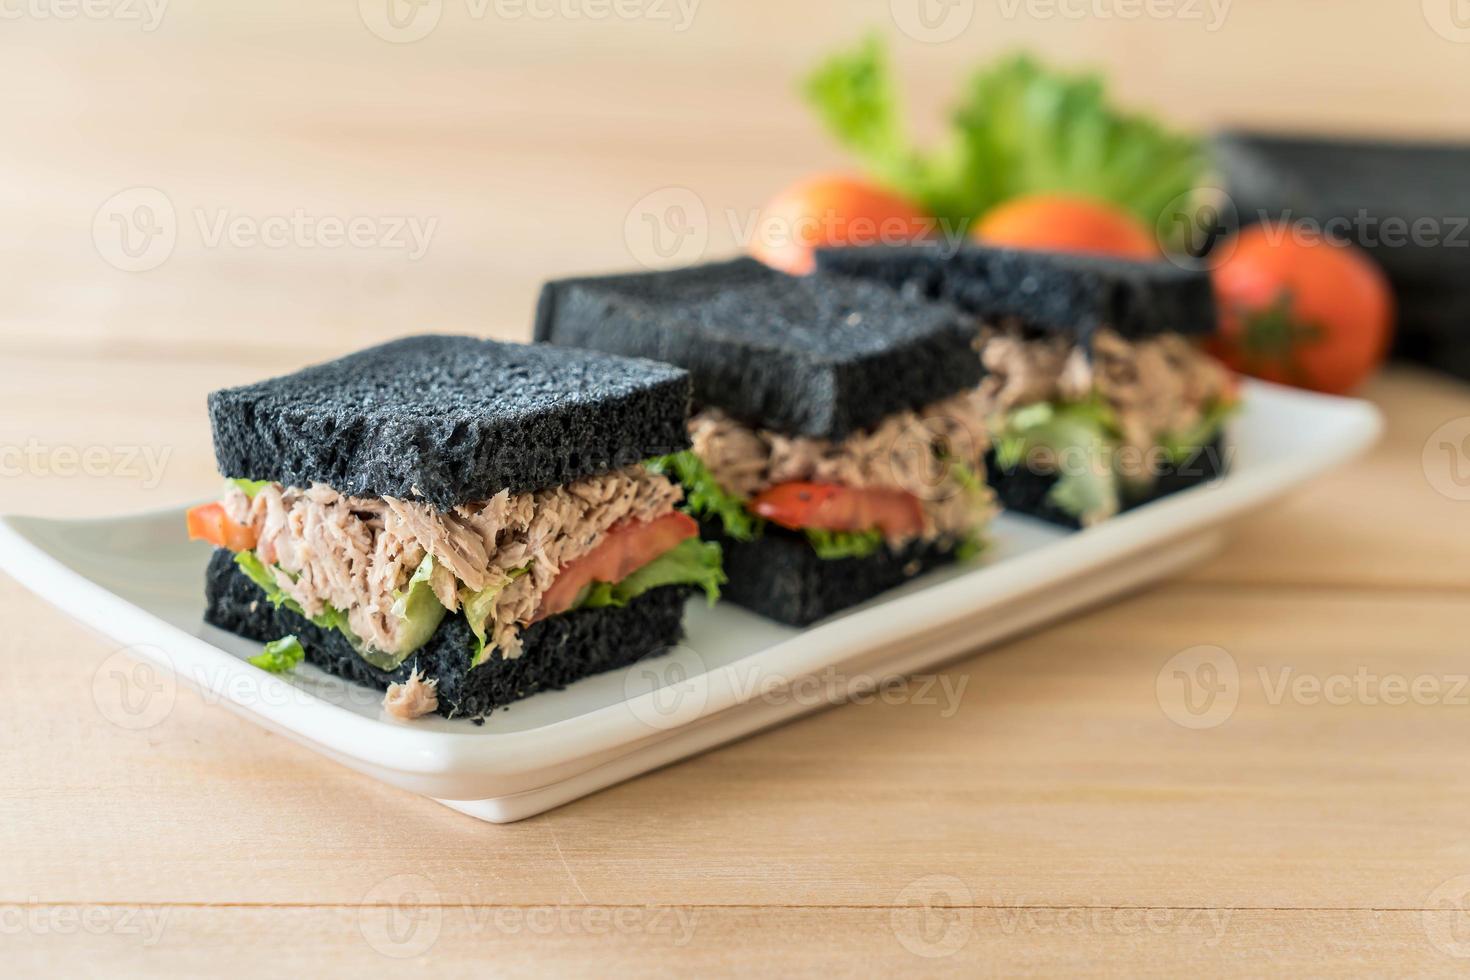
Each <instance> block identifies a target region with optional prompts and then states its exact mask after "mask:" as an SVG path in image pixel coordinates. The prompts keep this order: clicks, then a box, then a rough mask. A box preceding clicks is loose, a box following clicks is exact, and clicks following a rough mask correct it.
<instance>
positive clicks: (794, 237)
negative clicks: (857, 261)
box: [750, 174, 934, 276]
mask: <svg viewBox="0 0 1470 980" xmlns="http://www.w3.org/2000/svg"><path fill="white" fill-rule="evenodd" d="M933 229H934V222H933V221H932V220H931V219H930V218H929V217H928V216H927V215H925V214H924V212H923V211H921V210H920V209H919V208H918V207H917V206H915V205H914V204H912V203H911V202H909V201H906V200H904V199H903V198H902V197H899V196H898V195H897V194H895V193H893V192H892V191H888V190H884V189H883V188H882V187H878V186H876V185H874V184H871V183H869V182H868V181H866V180H862V179H859V178H856V177H846V176H842V175H830V174H829V175H822V176H817V177H811V178H809V179H807V180H803V181H801V182H799V183H797V184H794V185H792V186H791V187H788V188H787V189H786V190H784V191H782V192H781V193H780V194H778V195H776V197H775V198H773V199H772V200H771V201H770V203H768V204H767V205H766V206H765V208H764V209H763V210H762V211H761V221H760V225H759V226H758V228H757V231H758V232H759V235H758V237H757V238H756V240H755V241H753V242H751V244H750V251H751V254H752V255H754V256H755V257H756V258H758V259H760V260H761V261H762V262H764V263H765V264H766V265H768V266H770V267H772V268H773V269H780V270H781V271H782V272H789V273H791V274H792V275H798V276H799V275H805V274H806V273H808V272H811V271H812V270H813V269H814V268H815V267H816V258H815V256H814V254H813V253H814V252H815V250H816V249H819V248H825V247H827V246H836V245H888V244H903V243H905V242H910V241H917V240H919V239H922V238H924V237H926V236H927V235H929V234H931V233H932V232H933Z"/></svg>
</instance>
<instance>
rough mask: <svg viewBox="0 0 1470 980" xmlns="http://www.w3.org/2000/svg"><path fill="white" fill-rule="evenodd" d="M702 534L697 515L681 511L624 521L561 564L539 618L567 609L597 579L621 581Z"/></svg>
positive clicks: (542, 600)
mask: <svg viewBox="0 0 1470 980" xmlns="http://www.w3.org/2000/svg"><path fill="white" fill-rule="evenodd" d="M698 533H699V525H698V524H697V523H695V520H694V518H692V517H690V516H689V515H688V514H681V513H679V512H677V511H675V512H674V513H672V514H665V515H664V516H663V517H658V518H655V519H653V520H651V521H623V522H622V523H621V524H618V525H616V526H615V527H613V528H612V529H611V530H609V531H608V532H607V537H605V538H603V540H602V544H600V545H598V546H597V547H596V548H593V549H592V550H591V551H589V552H587V554H585V555H583V556H582V557H581V558H578V559H576V560H574V561H569V562H567V563H566V564H565V565H563V566H562V567H561V571H560V572H558V573H557V576H556V580H555V581H554V582H552V583H551V588H549V589H547V590H546V594H545V595H544V596H542V597H541V608H540V609H538V610H536V617H535V619H536V620H542V619H545V618H546V617H547V616H555V615H556V614H557V613H562V612H566V611H567V610H568V609H570V608H572V605H573V604H574V603H576V601H577V596H578V595H580V594H581V592H582V590H583V589H584V588H586V587H587V586H588V585H590V584H592V583H593V582H621V581H622V580H623V579H625V578H627V577H628V576H629V575H632V574H633V573H634V572H636V571H637V570H638V569H640V568H642V567H643V566H644V565H647V564H648V563H649V562H651V561H653V560H654V559H655V558H657V557H658V556H659V555H661V554H663V553H664V552H666V551H668V550H669V549H670V548H673V547H674V546H675V545H677V544H678V543H679V542H680V541H683V540H684V539H686V538H692V537H694V536H695V535H696V534H698Z"/></svg>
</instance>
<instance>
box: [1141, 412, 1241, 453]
mask: <svg viewBox="0 0 1470 980" xmlns="http://www.w3.org/2000/svg"><path fill="white" fill-rule="evenodd" d="M1239 410H1240V403H1239V402H1235V401H1223V400H1217V401H1215V402H1214V403H1212V404H1211V405H1210V407H1209V408H1207V409H1205V410H1204V411H1203V412H1202V413H1200V418H1199V421H1198V422H1196V423H1195V424H1194V425H1192V426H1190V427H1189V428H1188V429H1185V430H1184V431H1182V432H1171V433H1168V434H1167V435H1164V436H1162V437H1160V439H1159V445H1160V446H1162V447H1163V449H1164V452H1165V454H1167V456H1168V457H1169V462H1170V463H1172V464H1173V465H1175V466H1182V465H1183V464H1184V463H1186V462H1188V461H1189V457H1191V456H1193V455H1194V454H1195V453H1197V452H1199V451H1200V449H1202V448H1204V447H1205V446H1208V445H1209V444H1210V443H1212V442H1214V441H1215V437H1216V436H1218V435H1219V434H1220V431H1221V430H1222V429H1224V428H1225V423H1226V422H1227V421H1229V420H1230V416H1232V415H1234V414H1235V413H1236V412H1237V411H1239Z"/></svg>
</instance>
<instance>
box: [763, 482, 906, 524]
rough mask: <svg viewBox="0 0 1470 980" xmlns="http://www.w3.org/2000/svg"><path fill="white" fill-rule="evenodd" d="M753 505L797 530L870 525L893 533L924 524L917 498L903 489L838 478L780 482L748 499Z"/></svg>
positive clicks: (767, 516) (768, 517) (766, 516)
mask: <svg viewBox="0 0 1470 980" xmlns="http://www.w3.org/2000/svg"><path fill="white" fill-rule="evenodd" d="M751 510H753V511H755V512H756V513H757V514H759V515H760V516H761V517H764V518H765V519H766V520H768V521H771V522H772V523H774V524H779V525H781V526H782V527H784V528H789V529H791V530H793V531H799V530H801V529H803V528H816V529H820V530H824V531H871V530H873V529H874V528H877V529H878V530H880V531H882V532H883V533H884V534H885V535H888V536H891V537H894V536H902V535H909V534H918V533H920V532H921V531H922V530H923V529H924V513H923V510H922V509H921V508H920V506H919V500H918V498H917V497H915V496H914V495H913V494H910V493H905V492H904V491H902V490H874V489H865V490H859V489H854V488H853V487H844V486H840V485H839V484H836V483H802V482H796V483H780V484H777V485H776V486H774V487H771V488H770V489H769V490H767V491H765V492H764V493H762V494H760V495H759V496H757V497H756V498H755V500H753V501H751Z"/></svg>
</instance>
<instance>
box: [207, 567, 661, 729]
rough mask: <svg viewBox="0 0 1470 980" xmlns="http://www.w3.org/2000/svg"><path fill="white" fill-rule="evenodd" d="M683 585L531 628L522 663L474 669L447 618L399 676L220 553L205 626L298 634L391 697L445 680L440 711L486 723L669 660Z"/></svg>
mask: <svg viewBox="0 0 1470 980" xmlns="http://www.w3.org/2000/svg"><path fill="white" fill-rule="evenodd" d="M689 592H690V590H689V589H687V588H685V587H683V586H670V587H666V588H662V589H654V590H652V591H650V592H646V593H644V594H643V595H641V596H639V597H638V598H637V599H634V600H633V601H632V602H630V603H628V605H626V606H624V607H622V608H620V609H613V608H606V609H583V610H578V611H575V612H570V613H566V614H564V615H561V616H553V617H552V618H550V619H546V620H543V621H542V622H539V623H536V624H534V625H532V626H530V627H528V628H527V629H526V630H525V631H524V632H522V634H521V637H522V640H523V642H524V644H525V650H524V652H522V654H521V656H519V657H517V658H516V659H514V660H502V659H500V658H498V657H492V658H491V659H490V660H489V661H487V662H486V663H484V664H482V665H481V666H479V667H476V668H474V669H470V657H471V656H472V655H473V652H474V649H475V641H474V634H472V633H471V632H470V627H469V624H468V623H466V622H465V619H464V617H463V616H446V617H445V619H444V622H443V623H442V624H441V625H440V627H439V629H438V630H437V631H435V633H434V635H433V636H432V637H431V638H430V639H429V642H428V643H426V644H425V645H424V646H423V647H421V648H420V649H419V650H418V651H416V652H415V653H414V654H413V656H411V657H409V658H408V661H407V662H406V663H404V664H403V666H401V667H399V668H398V669H397V670H395V671H391V672H390V671H383V670H379V669H378V668H376V667H374V666H372V665H371V664H369V663H368V662H367V661H366V660H363V659H362V657H360V656H358V655H357V653H356V652H355V651H354V650H353V649H352V645H351V644H350V643H348V642H347V639H346V638H345V637H344V636H342V634H341V633H339V632H337V631H336V630H324V629H321V628H320V627H318V626H315V625H313V624H312V623H311V622H310V621H309V620H307V619H306V618H305V617H303V616H300V615H298V614H297V613H294V612H291V611H290V610H289V609H285V608H277V607H275V606H273V605H271V603H270V602H269V601H268V600H267V599H266V598H265V593H264V592H262V591H261V589H260V587H259V586H257V585H256V584H255V583H254V582H252V581H250V579H249V578H247V577H246V576H245V574H244V573H243V572H241V571H240V569H239V567H238V566H237V565H236V564H235V561H234V557H233V556H232V555H231V554H230V552H228V551H223V550H217V551H215V553H214V555H213V556H212V557H211V558H210V560H209V568H208V571H207V572H206V573H205V597H206V600H207V606H206V607H205V612H204V620H205V622H207V623H210V624H211V625H214V626H218V627H219V628H220V629H224V630H229V631H230V632H231V633H236V634H238V635H240V636H243V637H246V638H247V639H251V640H259V641H260V642H262V643H268V642H270V641H271V640H276V639H280V638H281V637H283V636H287V635H291V634H294V635H295V636H296V637H297V638H298V639H300V641H301V644H302V646H303V647H305V649H306V657H307V659H308V660H309V661H311V662H312V663H313V664H315V665H316V666H318V667H320V668H322V669H323V670H325V671H328V672H329V673H332V674H336V675H337V676H338V677H345V678H347V679H348V680H351V681H355V682H357V683H359V684H364V685H367V686H368V687H373V688H377V689H378V690H386V689H387V687H388V685H389V684H390V683H394V682H401V681H404V680H407V679H408V675H409V673H410V672H411V671H413V670H414V669H418V670H419V671H421V672H422V673H423V675H424V676H425V677H432V678H437V679H438V681H439V687H438V696H439V713H440V714H441V715H444V716H446V717H450V718H455V717H469V718H480V717H483V716H484V715H487V714H489V713H490V712H491V711H493V710H494V709H496V708H499V707H503V706H505V705H507V704H510V703H511V702H513V701H518V700H520V699H521V698H528V697H530V696H531V695H533V694H536V693H538V692H540V691H550V690H557V689H559V688H563V687H566V686H567V685H568V684H570V683H572V682H573V681H577V680H580V679H582V678H583V677H590V676H591V675H593V674H600V673H602V672H603V671H608V670H615V669H617V668H619V667H625V666H627V665H628V664H631V663H633V662H635V661H637V660H641V659H643V658H644V657H648V656H653V655H656V654H659V653H662V652H663V651H664V650H666V649H667V648H668V647H670V646H672V645H673V644H675V643H678V642H679V640H680V638H681V637H682V636H683V633H684V627H683V617H684V602H685V599H686V598H687V597H688V595H689Z"/></svg>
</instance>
